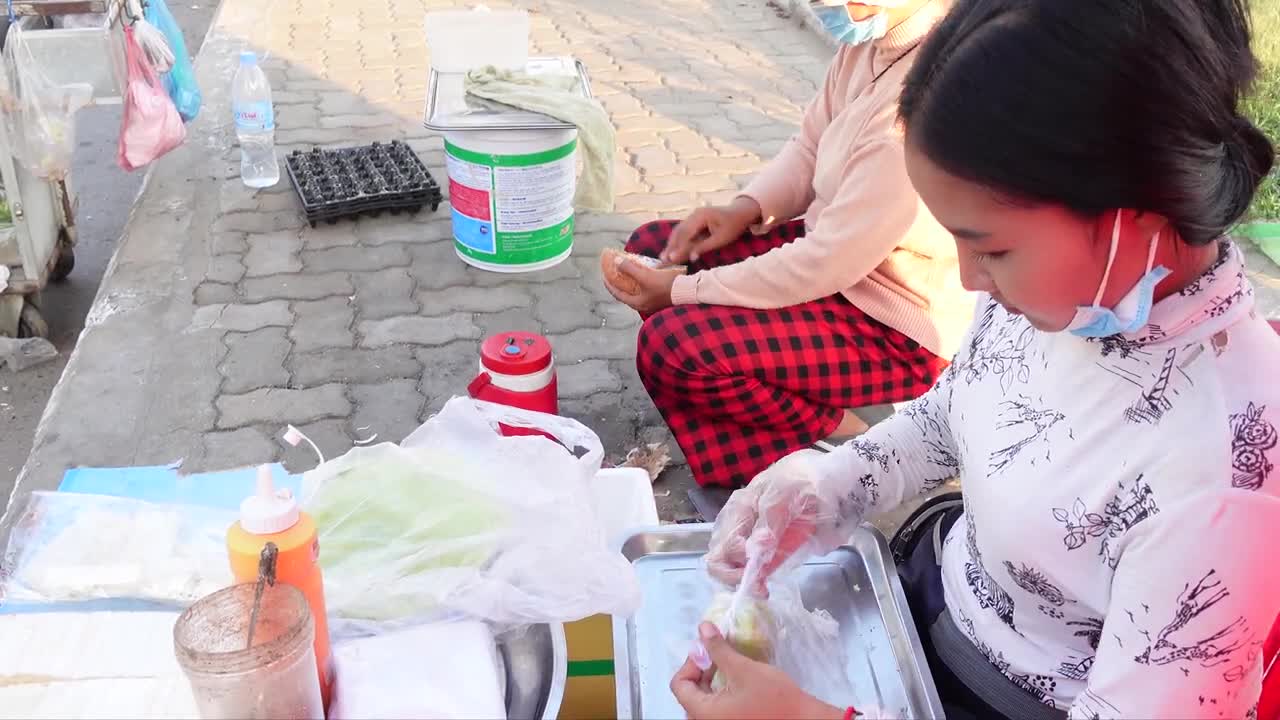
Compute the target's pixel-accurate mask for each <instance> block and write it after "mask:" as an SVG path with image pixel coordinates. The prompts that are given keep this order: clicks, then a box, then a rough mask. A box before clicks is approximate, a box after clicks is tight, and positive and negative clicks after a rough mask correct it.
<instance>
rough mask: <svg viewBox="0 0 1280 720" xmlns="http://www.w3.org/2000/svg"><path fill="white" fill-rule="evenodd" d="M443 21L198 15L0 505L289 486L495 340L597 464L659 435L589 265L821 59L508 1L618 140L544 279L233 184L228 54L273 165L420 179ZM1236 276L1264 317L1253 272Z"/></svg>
mask: <svg viewBox="0 0 1280 720" xmlns="http://www.w3.org/2000/svg"><path fill="white" fill-rule="evenodd" d="M464 4H465V3H462V2H458V3H451V2H446V1H444V0H358V1H357V2H349V1H348V2H342V1H339V0H223V2H222V7H221V9H220V14H219V16H218V19H217V20H216V22H215V25H214V27H213V29H212V30H211V34H210V36H209V38H208V39H207V41H206V42H205V43H204V46H203V49H202V50H201V54H200V58H199V61H198V69H197V72H198V76H199V80H200V83H201V87H202V90H203V92H204V96H205V102H206V105H205V108H204V112H203V113H202V114H201V116H200V118H199V119H198V120H197V121H196V122H195V123H194V124H193V125H192V126H191V127H190V129H189V136H188V140H187V142H186V144H185V145H184V146H183V147H182V148H180V149H178V150H177V151H175V152H174V153H172V154H171V155H170V156H168V157H166V158H164V159H163V160H162V161H160V162H159V163H158V164H157V166H156V167H155V168H154V169H153V171H152V173H151V175H150V177H149V179H148V182H147V183H146V186H145V189H144V191H143V193H142V194H141V196H140V197H139V198H138V201H137V204H136V206H135V208H134V210H133V215H132V218H131V220H130V222H129V224H128V227H127V229H126V232H125V236H124V238H123V239H122V241H121V243H120V247H119V250H118V252H117V254H116V257H115V259H114V260H113V263H112V267H111V268H110V269H109V271H108V273H107V277H106V278H105V280H104V282H103V286H102V289H101V291H100V293H99V296H98V299H97V302H96V304H95V306H94V308H93V310H92V312H91V313H90V316H89V318H88V319H87V322H86V328H85V332H84V334H83V336H82V338H81V340H80V342H79V345H78V347H77V349H76V351H75V354H74V356H73V357H72V359H71V361H70V363H69V365H68V368H67V371H66V375H65V376H64V378H63V380H62V382H61V383H60V384H59V385H58V387H57V389H56V390H55V391H54V393H53V397H52V399H51V400H50V403H49V406H48V408H47V410H46V413H45V416H44V418H43V420H42V422H41V423H40V426H39V429H38V430H37V434H36V438H35V443H34V449H33V452H32V455H31V458H30V460H29V462H28V464H27V466H26V467H25V469H24V470H23V473H22V475H21V476H20V477H19V479H18V484H17V489H16V491H15V492H14V498H15V499H16V500H18V501H19V502H21V501H22V500H23V496H24V495H25V494H26V493H28V492H30V491H33V490H42V489H51V488H54V487H56V486H57V484H58V482H59V480H60V479H61V477H62V474H63V472H64V470H65V469H67V468H68V467H72V466H76V465H87V466H128V465H149V464H163V463H169V462H173V461H179V460H180V461H182V462H183V463H184V464H183V467H184V469H185V470H187V471H191V472H196V471H206V470H219V469H225V468H231V467H237V466H243V465H246V464H251V463H259V462H264V461H271V460H282V461H284V462H285V463H286V465H288V466H289V467H290V468H291V469H294V470H304V469H307V468H309V467H310V466H311V464H312V463H313V459H312V457H310V453H309V452H303V451H299V450H295V449H284V448H283V447H282V445H281V443H280V442H279V441H278V440H277V438H278V437H279V434H280V431H281V430H282V429H283V428H284V427H285V425H286V424H293V425H296V426H298V427H300V428H301V429H302V430H303V431H304V432H306V433H307V434H309V435H310V436H311V437H312V438H313V439H315V440H316V442H317V443H318V444H319V445H320V447H321V448H322V449H323V450H324V451H325V453H326V454H327V455H329V456H332V455H335V454H338V453H341V452H343V451H345V450H346V449H348V448H349V447H350V446H351V444H352V442H353V441H354V440H356V439H365V438H368V437H370V436H372V435H373V434H374V433H376V434H377V435H378V439H379V440H392V441H398V440H400V439H401V438H402V437H403V436H404V435H405V434H406V433H408V432H409V431H410V430H411V429H412V428H414V427H416V425H417V424H418V423H420V422H421V421H423V420H424V419H425V418H426V417H428V416H429V415H430V414H431V413H433V412H434V411H436V410H437V409H439V407H440V406H441V405H442V404H443V403H444V402H445V401H446V400H447V399H448V398H449V397H451V396H453V395H455V394H460V393H462V392H464V390H465V386H466V384H467V382H468V381H469V380H470V379H471V377H472V375H473V372H474V370H475V365H476V358H477V352H478V345H479V340H480V339H481V338H482V337H484V336H487V335H488V334H491V333H497V332H503V331H509V330H522V329H523V330H536V331H540V332H543V333H545V334H547V335H548V336H549V337H550V338H551V341H552V343H553V344H554V346H555V348H556V351H557V354H558V359H559V362H560V380H561V396H562V409H563V411H564V412H565V413H566V414H568V415H570V416H572V417H575V418H578V419H580V420H582V421H583V422H585V423H587V424H588V425H590V426H591V427H592V428H594V429H595V430H596V431H597V432H598V433H599V434H600V435H601V437H602V439H603V440H604V443H605V447H606V449H607V450H608V451H609V452H610V453H611V454H612V455H613V456H614V457H615V458H616V457H617V456H620V455H621V454H622V453H625V452H626V451H627V450H628V449H630V448H632V447H635V446H636V445H637V444H638V443H642V442H652V441H663V440H667V439H669V436H668V434H667V432H666V430H665V428H664V426H663V423H662V421H661V418H660V417H659V416H658V414H657V413H656V411H655V410H654V408H653V406H652V404H651V403H650V402H649V400H648V397H647V396H646V395H645V392H644V390H643V388H642V387H641V385H640V382H639V380H638V378H637V377H636V374H635V370H634V365H633V358H634V340H635V333H636V329H637V326H638V321H637V318H636V316H635V315H634V313H632V312H631V311H630V310H628V309H627V308H625V307H622V306H620V305H618V304H617V303H615V302H614V301H613V300H612V298H610V297H609V295H608V294H607V293H606V292H605V291H604V289H603V287H602V286H601V284H600V279H599V272H598V269H597V268H598V265H597V256H598V253H599V252H600V250H601V249H602V248H604V247H606V246H618V245H621V244H622V243H623V242H624V241H625V239H626V237H627V235H628V234H629V232H630V231H631V230H632V229H633V228H634V227H636V226H637V225H639V224H641V223H642V222H646V221H648V220H651V219H654V218H659V217H671V218H674V217H680V216H683V215H684V214H685V213H687V212H688V211H689V210H691V209H693V208H694V207H696V206H699V205H702V204H705V203H714V202H722V201H725V200H728V199H729V198H730V197H731V196H732V194H733V192H734V191H735V190H736V189H737V188H738V187H740V185H741V184H742V182H743V181H744V180H745V179H746V177H747V176H749V175H750V174H752V173H753V172H754V171H755V170H756V169H757V168H758V167H759V165H760V163H761V161H762V159H765V158H769V157H772V156H773V155H774V154H775V153H776V152H777V151H778V150H779V149H780V148H781V146H782V145H783V143H784V142H786V140H787V138H788V137H789V136H790V135H791V134H792V133H793V131H794V128H795V126H796V123H797V122H798V121H799V119H800V116H801V112H802V108H803V106H804V104H805V103H806V102H807V101H808V99H809V98H810V97H812V96H813V94H814V93H815V92H816V91H817V87H818V84H819V83H820V82H821V79H822V76H823V74H824V71H825V65H826V62H827V59H828V58H829V57H830V53H831V50H830V48H829V46H828V45H827V44H826V43H825V42H824V40H823V39H821V38H820V37H819V36H818V35H816V34H814V33H813V32H811V31H810V30H809V29H806V28H805V27H803V26H802V23H801V22H800V21H799V17H798V14H797V15H796V16H793V11H792V10H791V9H790V8H792V7H793V6H794V7H799V8H801V10H800V11H797V13H798V12H802V11H803V10H802V7H803V4H804V3H803V0H777V1H776V2H772V1H771V2H765V1H764V0H682V1H681V2H678V3H672V2H666V1H665V0H631V1H630V2H620V1H619V0H528V1H527V2H521V3H519V7H523V8H526V9H528V10H530V11H531V13H532V20H533V31H532V43H533V46H534V51H535V52H536V53H538V54H545V55H562V54H572V55H574V56H576V57H578V58H579V59H581V60H582V61H584V62H585V63H586V65H587V66H588V68H589V69H590V73H591V77H592V82H593V88H594V91H595V93H596V94H597V95H598V96H599V97H600V98H601V101H602V102H603V103H604V105H605V106H606V107H607V108H608V110H609V111H610V113H611V115H612V118H613V121H614V123H615V124H616V126H617V128H618V147H619V156H618V162H617V166H616V174H617V181H618V187H617V194H618V202H617V209H616V212H614V213H612V214H584V215H580V216H579V224H578V231H577V245H576V248H575V251H574V255H573V257H572V258H571V259H570V260H569V261H567V262H565V263H563V264H562V265H560V266H558V267H556V268H554V269H552V270H548V271H545V272H539V273H533V274H529V275H519V276H508V275H498V274H491V273H485V272H480V271H476V270H473V269H470V268H468V267H466V266H464V265H463V264H462V262H461V261H460V260H458V259H457V257H456V256H455V255H454V252H453V248H452V243H451V240H450V227H449V220H448V206H447V204H446V205H444V206H442V207H441V208H440V210H439V211H438V212H436V213H434V214H433V213H423V214H421V215H419V216H417V217H412V218H408V217H403V216H400V217H395V216H384V217H382V218H377V219H367V220H360V221H358V222H354V223H351V222H344V223H339V224H337V225H332V226H321V227H318V228H314V229H313V228H310V227H307V226H306V225H305V223H304V222H303V220H302V216H301V214H300V208H299V205H298V202H297V200H296V199H295V197H294V196H293V194H292V190H291V188H290V186H289V183H288V180H287V179H286V180H283V181H282V182H281V183H280V184H279V185H278V186H277V187H275V188H272V189H270V190H268V191H264V192H259V193H253V192H250V191H248V190H247V189H245V188H244V187H243V185H242V184H241V182H240V180H239V155H238V150H237V149H236V148H235V146H234V136H233V130H232V127H231V125H230V122H229V120H230V111H229V99H228V96H227V95H228V89H229V86H230V78H231V76H232V74H233V72H234V70H235V67H236V63H237V56H238V53H239V51H240V50H241V49H244V48H254V49H256V50H258V52H259V53H260V54H261V55H263V56H265V58H266V59H265V65H266V67H267V69H268V74H269V75H270V77H271V80H272V84H273V87H274V89H275V101H276V106H277V116H278V117H277V120H278V127H279V131H278V134H277V140H278V143H279V146H280V147H279V150H280V152H281V153H282V154H283V153H286V152H289V151H291V150H294V149H301V148H310V147H313V146H317V145H320V146H342V145H351V144H358V143H367V142H371V141H374V140H380V141H387V140H392V139H397V138H402V139H406V140H407V141H408V142H409V143H410V144H411V145H412V146H413V148H414V149H415V150H416V151H417V152H418V153H419V155H420V156H421V157H422V158H423V160H424V161H425V162H426V163H427V165H428V167H429V168H430V169H431V171H432V172H433V174H435V175H436V177H437V178H439V179H443V178H444V177H445V171H444V155H443V145H442V141H441V139H440V138H439V137H438V136H436V135H435V134H433V133H431V132H429V131H426V130H424V129H423V128H422V118H421V116H422V109H423V106H424V96H425V93H426V83H427V68H428V63H429V59H428V53H427V48H426V46H425V41H424V37H423V32H422V19H423V15H424V13H425V12H426V11H427V10H429V9H437V8H444V7H449V6H453V5H464ZM1254 261H1257V262H1256V264H1254V265H1253V272H1252V273H1251V274H1252V275H1253V276H1254V277H1253V279H1254V281H1255V282H1256V283H1258V284H1259V288H1260V290H1261V291H1262V292H1261V296H1262V298H1263V303H1264V312H1267V313H1268V315H1270V316H1272V317H1276V316H1280V302H1278V300H1280V280H1277V273H1276V272H1275V268H1274V266H1271V265H1267V264H1266V263H1265V261H1262V260H1261V258H1260V257H1257V258H1251V262H1254ZM1260 267H1261V268H1264V269H1263V270H1261V271H1259V270H1258V268H1260ZM677 454H678V450H677ZM677 459H678V461H682V458H677ZM688 486H689V474H688V469H687V467H681V466H677V467H675V468H674V469H673V470H671V471H669V472H668V474H667V475H666V476H664V478H663V479H661V480H660V481H659V482H658V483H657V485H656V486H655V494H656V496H657V499H658V502H659V509H660V512H661V513H662V515H663V517H664V518H665V519H668V520H672V519H679V518H681V517H685V516H688V515H690V514H692V512H693V511H692V508H691V507H690V506H689V504H688V502H687V500H686V493H685V491H686V490H687V488H688ZM0 493H3V487H0ZM10 519H11V517H10ZM3 530H4V528H3V527H0V536H3V535H4V532H3Z"/></svg>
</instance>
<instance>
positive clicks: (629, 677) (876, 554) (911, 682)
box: [612, 523, 944, 720]
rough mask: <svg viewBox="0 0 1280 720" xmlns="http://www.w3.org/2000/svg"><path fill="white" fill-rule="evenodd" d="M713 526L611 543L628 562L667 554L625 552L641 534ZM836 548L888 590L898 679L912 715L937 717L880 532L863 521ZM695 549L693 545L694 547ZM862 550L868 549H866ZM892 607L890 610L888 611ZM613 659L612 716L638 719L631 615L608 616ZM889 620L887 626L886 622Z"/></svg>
mask: <svg viewBox="0 0 1280 720" xmlns="http://www.w3.org/2000/svg"><path fill="white" fill-rule="evenodd" d="M713 527H714V525H713V524H711V523H699V524H687V525H663V526H660V527H651V528H639V529H636V530H635V531H633V532H631V533H628V534H627V535H626V536H625V537H623V538H622V539H621V540H620V541H619V542H618V544H617V547H618V550H619V551H620V552H621V553H622V555H623V557H625V558H626V559H627V561H628V562H631V563H634V562H635V561H636V560H639V559H640V558H643V557H649V556H652V555H662V554H669V553H664V552H652V553H639V554H633V553H629V552H628V551H627V547H628V546H629V545H631V544H632V543H633V541H635V540H636V539H637V538H642V537H654V536H656V537H663V536H673V537H678V536H682V535H683V536H690V535H701V534H705V535H706V536H707V537H708V539H709V538H710V534H711V530H712V528H713ZM840 550H844V551H849V552H854V553H857V554H858V555H859V556H861V557H862V558H863V559H864V562H865V563H866V565H867V568H868V571H869V572H870V573H873V577H872V578H871V581H872V585H874V586H875V592H876V595H877V596H881V595H882V594H883V593H886V592H887V593H888V594H889V595H891V596H892V599H893V603H892V605H891V606H887V605H886V604H885V603H884V602H880V603H879V605H880V610H881V617H882V618H883V620H884V622H885V624H886V630H888V631H896V632H897V633H898V634H900V635H901V636H902V637H903V638H904V639H905V640H906V642H907V643H908V644H909V645H910V648H909V652H910V656H909V657H903V656H902V654H901V653H899V652H897V651H896V650H895V654H896V655H897V656H898V658H899V661H900V662H899V666H900V667H901V668H903V670H904V672H906V673H907V676H906V677H904V678H903V683H904V685H905V686H906V690H907V694H908V697H909V698H910V699H911V702H912V711H913V715H914V716H916V717H920V718H931V719H934V720H942V718H943V717H944V715H943V711H942V701H941V700H940V699H939V697H938V690H937V687H936V686H935V685H934V682H933V675H932V673H931V672H930V671H929V665H928V662H927V661H926V660H925V656H924V648H923V646H922V645H921V642H920V635H919V633H918V632H916V627H915V622H914V621H912V619H911V618H910V617H908V616H906V615H905V613H907V612H908V611H907V610H906V608H907V599H906V594H905V593H904V592H903V590H902V582H901V581H900V580H899V579H898V573H897V571H896V569H895V566H894V563H893V556H892V555H891V554H890V551H889V543H888V541H887V540H885V537H884V535H883V534H882V533H881V532H880V531H879V530H877V529H876V528H875V526H873V525H871V524H870V523H863V525H861V526H860V527H859V528H858V529H857V530H855V531H854V533H853V536H852V537H850V538H849V541H848V542H847V543H846V544H845V545H843V546H841V547H840V548H838V550H837V552H838V551H840ZM695 551H696V550H695ZM867 551H873V552H871V553H868V552H867ZM688 552H691V550H689V549H680V550H675V551H671V553H679V554H684V553H688ZM890 610H892V613H891V615H890V613H889V611H890ZM612 619H613V662H614V672H615V675H614V677H615V682H614V691H615V697H616V702H617V711H618V720H639V719H638V718H636V714H635V701H636V696H637V688H635V687H633V682H634V677H633V673H632V667H631V653H630V647H631V637H630V628H629V624H630V622H631V617H629V616H619V615H614V616H613V618H612ZM890 625H892V627H889V626H890Z"/></svg>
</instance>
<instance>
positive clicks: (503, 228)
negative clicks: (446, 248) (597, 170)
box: [444, 128, 578, 273]
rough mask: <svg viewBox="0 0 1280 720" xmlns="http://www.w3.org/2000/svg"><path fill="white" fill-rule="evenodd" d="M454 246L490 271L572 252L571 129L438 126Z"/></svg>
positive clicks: (547, 263) (553, 260)
mask: <svg viewBox="0 0 1280 720" xmlns="http://www.w3.org/2000/svg"><path fill="white" fill-rule="evenodd" d="M444 140H445V162H446V164H447V165H448V170H449V204H450V206H451V208H452V215H453V238H454V249H455V250H456V251H457V253H458V257H460V258H462V260H463V261H464V262H466V263H468V264H470V265H473V266H475V267H478V268H480V269H482V270H490V271H493V272H508V273H516V272H531V271H534V270H544V269H546V268H549V267H553V266H555V265H558V264H559V263H561V262H563V261H564V260H565V259H566V258H568V257H569V253H571V252H572V251H573V226H574V212H573V197H574V192H575V191H576V189H577V147H578V131H577V130H576V129H572V128H570V129H548V130H510V129H500V130H470V131H464V132H446V133H445V136H444Z"/></svg>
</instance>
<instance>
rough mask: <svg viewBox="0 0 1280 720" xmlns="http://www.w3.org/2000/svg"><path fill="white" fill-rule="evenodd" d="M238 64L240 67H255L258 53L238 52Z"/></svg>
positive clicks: (249, 51) (250, 51)
mask: <svg viewBox="0 0 1280 720" xmlns="http://www.w3.org/2000/svg"><path fill="white" fill-rule="evenodd" d="M240 64H241V65H257V64H258V53H256V52H254V51H252V50H241V51H240Z"/></svg>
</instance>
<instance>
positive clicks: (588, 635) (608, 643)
mask: <svg viewBox="0 0 1280 720" xmlns="http://www.w3.org/2000/svg"><path fill="white" fill-rule="evenodd" d="M564 634H565V639H566V640H567V641H568V647H569V678H568V680H567V681H566V683H565V688H564V702H563V703H562V704H561V705H560V716H559V718H560V720H616V718H617V717H618V701H617V693H616V692H615V690H614V685H613V683H614V682H615V680H616V678H615V677H614V672H613V620H612V618H610V617H609V616H608V615H592V616H591V617H589V618H585V619H583V620H578V621H577V622H571V623H567V624H566V625H565V626H564Z"/></svg>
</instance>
